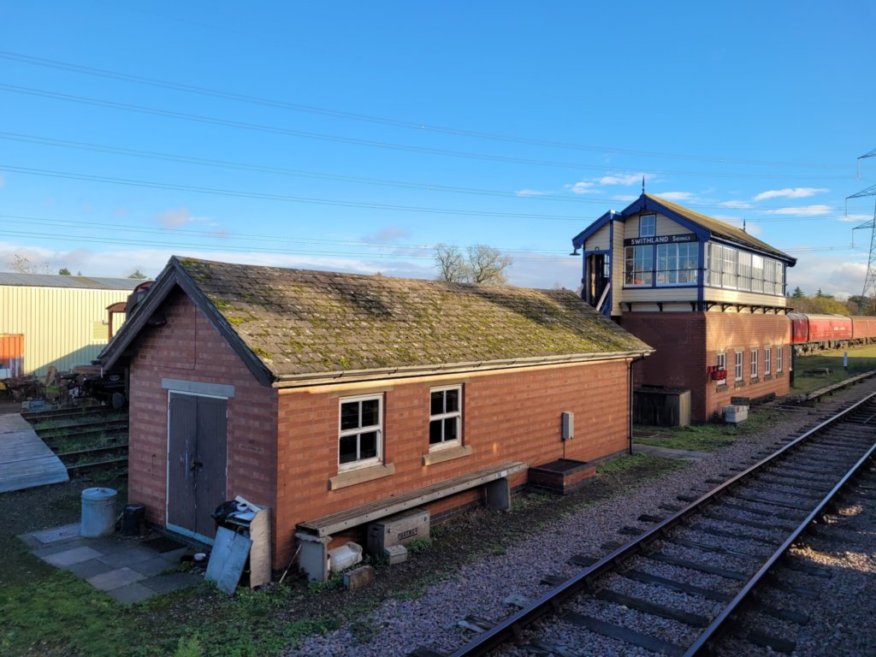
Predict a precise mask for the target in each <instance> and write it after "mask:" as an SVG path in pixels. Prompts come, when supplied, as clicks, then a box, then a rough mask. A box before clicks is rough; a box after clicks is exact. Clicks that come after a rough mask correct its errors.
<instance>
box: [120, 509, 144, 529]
mask: <svg viewBox="0 0 876 657" xmlns="http://www.w3.org/2000/svg"><path fill="white" fill-rule="evenodd" d="M145 520H146V507H145V506H144V505H142V504H127V505H125V508H124V510H123V511H122V534H124V535H125V536H140V534H142V533H143V523H144V522H145Z"/></svg>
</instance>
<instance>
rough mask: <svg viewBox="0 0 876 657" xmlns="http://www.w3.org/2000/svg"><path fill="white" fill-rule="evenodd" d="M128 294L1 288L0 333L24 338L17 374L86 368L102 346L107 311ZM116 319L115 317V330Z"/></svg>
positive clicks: (106, 328)
mask: <svg viewBox="0 0 876 657" xmlns="http://www.w3.org/2000/svg"><path fill="white" fill-rule="evenodd" d="M129 293H130V292H129V291H127V290H83V289H75V288H72V289H71V288H51V287H16V286H11V285H0V334H19V335H23V336H24V359H23V360H24V362H23V366H22V371H21V374H22V375H27V374H37V375H42V374H45V372H46V370H48V368H49V367H50V366H52V365H54V366H55V367H56V368H58V371H64V370H69V369H71V368H73V367H74V366H76V365H87V364H89V363H90V362H91V361H92V360H93V359H94V358H95V357H96V356H97V354H99V353H100V350H101V349H103V347H104V346H105V345H106V343H107V334H108V326H107V312H106V307H107V306H109V305H110V304H112V303H116V302H117V301H125V300H126V299H127V298H128V294H129ZM120 320H121V317H119V316H118V315H117V316H116V318H115V320H114V325H115V327H116V330H118V328H117V327H118V326H120V325H121V321H120Z"/></svg>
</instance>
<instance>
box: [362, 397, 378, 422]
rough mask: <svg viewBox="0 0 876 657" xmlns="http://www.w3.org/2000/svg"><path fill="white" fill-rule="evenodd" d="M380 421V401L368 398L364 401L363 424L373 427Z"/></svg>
mask: <svg viewBox="0 0 876 657" xmlns="http://www.w3.org/2000/svg"><path fill="white" fill-rule="evenodd" d="M379 421H380V401H379V400H377V399H366V400H365V401H363V402H362V426H363V427H373V426H374V425H376V424H377V423H378V422H379Z"/></svg>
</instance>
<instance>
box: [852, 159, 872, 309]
mask: <svg viewBox="0 0 876 657" xmlns="http://www.w3.org/2000/svg"><path fill="white" fill-rule="evenodd" d="M867 157H876V148H874V149H873V150H872V151H870V152H869V153H864V155H862V156H861V157H859V158H858V163H859V165H860V161H861V160H863V159H864V158H867ZM864 196H876V185H870V186H869V187H868V188H867V189H862V190H861V191H860V192H858V193H857V194H852V195H851V196H847V197H846V202H847V203H848V200H849V199H850V198H863V197H864ZM865 228H868V229H870V256H869V257H868V258H867V275H866V276H865V277H864V291H863V292H861V297H862V303H863V304H866V303H868V299H870V298H872V297H873V296H876V207H874V208H873V218H872V219H871V220H870V221H866V222H864V223H863V224H861V225H860V226H855V227H854V228H852V231H853V232H854V231H856V230H859V229H865ZM861 312H864V313H865V312H866V309H865V308H861Z"/></svg>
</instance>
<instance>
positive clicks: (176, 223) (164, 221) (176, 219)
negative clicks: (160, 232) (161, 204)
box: [156, 208, 192, 228]
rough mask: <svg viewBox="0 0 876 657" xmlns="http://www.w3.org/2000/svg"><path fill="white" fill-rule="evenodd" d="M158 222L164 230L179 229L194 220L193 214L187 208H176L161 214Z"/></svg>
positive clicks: (157, 218)
mask: <svg viewBox="0 0 876 657" xmlns="http://www.w3.org/2000/svg"><path fill="white" fill-rule="evenodd" d="M156 220H157V221H158V223H159V224H161V227H162V228H179V227H180V226H184V225H185V224H187V223H189V222H190V221H191V220H192V213H191V212H189V210H188V209H187V208H176V209H172V210H165V211H164V212H160V213H159V214H158V216H157V217H156Z"/></svg>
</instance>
